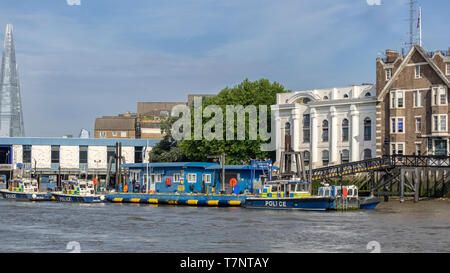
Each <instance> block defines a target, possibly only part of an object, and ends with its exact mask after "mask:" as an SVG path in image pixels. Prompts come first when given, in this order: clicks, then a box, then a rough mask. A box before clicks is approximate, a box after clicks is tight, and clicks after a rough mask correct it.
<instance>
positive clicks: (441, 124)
mask: <svg viewBox="0 0 450 273" xmlns="http://www.w3.org/2000/svg"><path fill="white" fill-rule="evenodd" d="M446 131H447V115H446V114H439V115H433V132H446Z"/></svg>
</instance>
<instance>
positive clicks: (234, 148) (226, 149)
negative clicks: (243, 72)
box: [178, 79, 289, 164]
mask: <svg viewBox="0 0 450 273" xmlns="http://www.w3.org/2000/svg"><path fill="white" fill-rule="evenodd" d="M284 92H289V91H288V90H285V89H284V87H283V86H282V85H281V84H279V83H277V82H273V83H271V82H270V81H269V80H267V79H260V80H257V81H254V82H251V81H249V80H248V79H245V80H244V81H243V82H242V83H240V84H238V85H237V86H235V87H233V88H228V87H227V88H225V89H223V90H222V91H220V93H219V94H218V95H217V96H215V97H208V98H205V99H204V100H203V109H204V108H205V107H206V106H208V105H218V106H220V107H221V108H222V112H223V137H224V140H211V141H208V140H206V139H203V140H182V141H181V142H179V143H178V147H179V148H180V150H181V152H182V154H184V155H185V156H186V158H187V159H188V160H190V161H208V159H207V157H208V156H210V155H218V154H221V153H225V154H227V156H226V161H227V164H243V163H248V162H249V161H250V160H251V159H260V160H264V159H274V155H275V153H274V152H265V151H261V149H260V147H261V144H262V143H263V141H262V140H261V139H260V137H259V136H260V134H259V132H258V138H257V140H249V138H248V133H249V122H248V114H247V118H246V128H245V129H246V130H245V131H246V138H245V140H232V141H226V131H225V130H226V105H233V106H236V105H242V106H244V107H245V106H247V105H255V106H256V108H257V109H258V107H259V105H266V107H267V109H268V111H267V113H268V115H267V124H268V127H269V132H270V121H271V116H270V105H273V104H276V94H277V93H284ZM191 112H192V120H193V119H194V112H193V111H191ZM211 118H213V117H211ZM211 118H210V119H211ZM234 118H235V133H236V128H237V127H236V117H234ZM210 119H207V118H203V126H204V125H205V123H206V122H207V121H208V120H210ZM257 124H259V115H258V121H257ZM192 129H194V123H193V122H192Z"/></svg>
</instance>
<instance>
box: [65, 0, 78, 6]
mask: <svg viewBox="0 0 450 273" xmlns="http://www.w3.org/2000/svg"><path fill="white" fill-rule="evenodd" d="M66 1H67V5H69V6H81V0H66Z"/></svg>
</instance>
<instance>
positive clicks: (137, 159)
mask: <svg viewBox="0 0 450 273" xmlns="http://www.w3.org/2000/svg"><path fill="white" fill-rule="evenodd" d="M142 149H143V148H142V146H138V147H134V163H142V162H143V160H142V156H143V152H142Z"/></svg>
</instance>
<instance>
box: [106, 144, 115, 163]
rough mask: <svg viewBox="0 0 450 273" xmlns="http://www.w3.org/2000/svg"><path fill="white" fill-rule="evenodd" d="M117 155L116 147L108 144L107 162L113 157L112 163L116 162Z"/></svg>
mask: <svg viewBox="0 0 450 273" xmlns="http://www.w3.org/2000/svg"><path fill="white" fill-rule="evenodd" d="M115 155H116V147H114V146H108V147H106V162H107V163H109V159H110V158H111V157H113V159H112V161H111V163H112V164H114V163H115V162H116V159H115V157H114V156H115Z"/></svg>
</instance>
